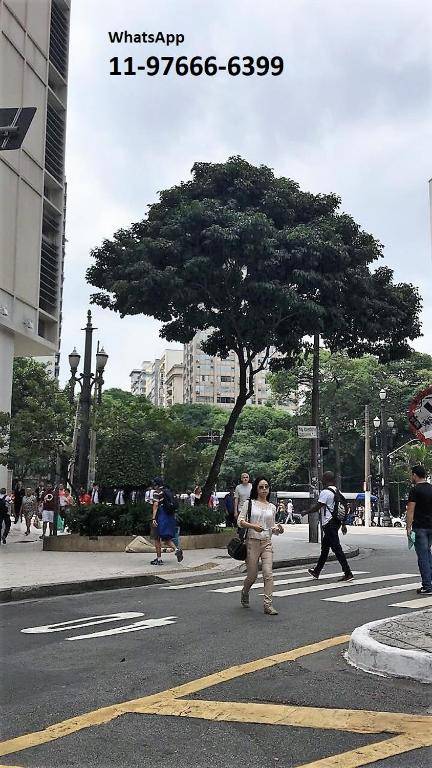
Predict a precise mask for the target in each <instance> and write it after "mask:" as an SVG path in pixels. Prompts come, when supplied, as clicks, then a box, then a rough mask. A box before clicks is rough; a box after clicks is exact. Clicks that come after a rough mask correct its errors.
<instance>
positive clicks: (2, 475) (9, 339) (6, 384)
mask: <svg viewBox="0 0 432 768" xmlns="http://www.w3.org/2000/svg"><path fill="white" fill-rule="evenodd" d="M13 359H14V337H13V335H12V333H10V332H9V331H7V330H6V329H5V328H4V327H2V326H1V325H0V411H6V413H10V408H11V397H12V371H13ZM8 474H9V473H8V470H7V468H6V467H5V466H4V464H0V488H3V487H5V488H7V487H8V485H9V483H8Z"/></svg>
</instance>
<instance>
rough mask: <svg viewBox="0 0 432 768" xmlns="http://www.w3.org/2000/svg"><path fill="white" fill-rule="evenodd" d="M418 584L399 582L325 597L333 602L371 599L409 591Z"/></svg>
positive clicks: (327, 600)
mask: <svg viewBox="0 0 432 768" xmlns="http://www.w3.org/2000/svg"><path fill="white" fill-rule="evenodd" d="M417 586H418V582H417V581H416V582H415V584H397V585H396V586H393V587H383V588H382V589H368V590H367V592H352V593H351V592H350V594H349V595H337V597H325V598H324V600H326V602H332V603H356V602H357V601H358V600H370V599H371V598H372V597H381V596H382V595H392V594H394V593H395V592H409V591H410V589H411V590H413V589H415V588H416V587H417Z"/></svg>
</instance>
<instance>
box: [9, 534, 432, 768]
mask: <svg viewBox="0 0 432 768" xmlns="http://www.w3.org/2000/svg"><path fill="white" fill-rule="evenodd" d="M373 543H374V546H379V540H377V541H374V542H373ZM351 566H352V568H353V569H354V570H356V571H364V572H365V573H363V574H359V575H358V576H357V577H356V580H357V582H358V581H359V580H362V579H366V578H373V579H374V582H375V583H369V584H359V583H357V584H356V583H354V584H352V585H344V586H343V587H338V588H336V589H329V590H328V591H327V590H319V591H316V590H314V591H309V592H306V593H299V594H292V593H291V595H288V596H280V597H275V599H274V604H275V606H276V607H277V608H278V610H279V611H280V613H279V616H276V617H269V616H265V615H264V614H263V611H262V604H261V601H262V597H261V594H260V593H261V590H260V589H257V590H255V591H254V592H253V593H251V608H250V609H249V610H245V609H242V608H241V607H240V606H239V593H238V591H233V592H228V593H227V592H214V591H212V590H215V589H226V588H231V587H235V586H236V585H240V584H241V582H240V580H239V579H238V578H237V579H236V580H232V581H229V582H228V581H227V582H223V583H215V582H214V579H212V577H211V576H208V577H199V579H197V577H191V579H190V580H188V582H184V581H182V582H181V585H185V584H186V583H188V584H193V583H195V582H196V581H198V580H199V581H205V582H206V584H205V585H202V586H188V587H187V588H182V589H178V590H177V589H163V588H160V587H159V586H151V587H137V588H133V589H125V590H115V591H111V592H98V593H92V594H88V595H75V596H68V597H58V598H49V599H44V600H34V601H25V602H21V603H9V604H4V605H2V606H1V607H0V616H1V625H0V626H1V640H2V642H1V704H2V708H3V710H4V716H3V717H2V740H3V752H2V751H1V747H0V755H1V754H4V750H5V746H4V742H5V741H7V740H9V739H12V738H14V737H16V736H21V735H23V734H33V733H34V732H41V731H42V732H43V731H44V729H46V728H47V727H48V726H50V725H52V724H55V723H60V722H61V721H64V720H67V719H69V718H74V717H78V716H82V715H84V714H85V713H90V712H94V711H96V710H101V708H104V707H109V706H111V705H113V704H121V703H122V702H128V701H130V700H135V699H141V698H142V697H146V696H151V695H153V694H158V693H160V692H163V691H167V690H168V689H172V688H173V687H176V686H179V685H182V684H185V683H190V682H191V681H195V680H197V679H199V678H202V677H203V676H206V675H211V674H213V673H215V672H218V671H220V670H226V669H227V668H230V667H232V666H233V665H242V664H245V663H246V662H250V661H253V660H256V659H262V658H264V657H269V656H274V655H275V654H280V653H284V652H286V651H290V650H291V649H296V648H301V647H304V646H308V645H310V644H314V643H317V642H319V641H324V640H327V639H330V638H335V637H339V636H344V635H345V634H349V633H350V632H351V631H352V629H354V627H356V626H359V625H360V624H363V623H365V622H367V621H372V620H374V619H379V618H385V617H387V616H392V615H397V614H400V613H404V612H406V611H409V609H403V608H394V607H391V604H392V603H396V602H401V601H405V600H409V599H413V598H415V597H416V595H415V594H414V589H413V590H412V591H404V592H400V593H397V592H396V593H394V594H390V595H382V596H378V597H373V598H372V597H371V598H369V599H365V600H360V601H355V602H328V601H327V600H326V599H327V598H329V597H334V596H338V595H343V594H345V593H346V594H348V593H350V594H352V593H355V592H358V593H360V592H365V591H368V590H370V589H376V588H381V587H382V588H386V587H388V586H395V585H396V586H397V585H402V584H411V583H416V582H418V577H417V576H414V578H409V577H407V578H402V577H397V576H396V575H397V574H417V569H416V561H415V558H414V557H413V555H412V554H409V553H408V552H406V551H405V549H402V548H401V547H400V543H399V544H398V545H391V546H389V547H387V548H380V549H375V550H370V549H369V550H368V551H366V552H365V553H364V554H362V555H361V556H360V557H359V558H356V559H354V560H351ZM301 571H302V572H301ZM337 571H338V566H337V565H335V564H333V563H332V564H330V565H329V566H327V568H326V570H325V573H326V574H331V573H337ZM386 575H392V579H390V580H388V581H383V582H381V581H379V578H380V577H382V576H386ZM393 575H394V578H393ZM306 577H307V573H305V570H304V569H303V570H302V569H300V568H295V569H292V572H291V573H288V572H287V571H284V572H283V574H282V573H280V572H275V579H277V580H285V579H304V578H306ZM220 578H221V576H220V575H219V576H218V577H217V579H220ZM222 578H226V579H229V578H231V575H230V574H225V575H223V576H222ZM233 578H234V574H233ZM333 581H334V580H333V579H332V578H330V579H328V580H323V581H322V582H321V581H320V582H319V583H318V585H317V584H316V583H312V582H309V581H307V582H304V581H302V582H297V583H290V584H286V585H279V586H276V587H275V591H281V590H282V591H284V590H291V591H292V590H294V589H298V588H303V587H312V588H314V587H316V586H320V587H321V586H323V585H324V584H327V585H330V584H331V583H333ZM178 584H179V585H180V582H179V583H178ZM173 586H175V583H174V584H173ZM118 612H136V613H138V614H144V615H143V616H135V617H130V618H124V619H122V620H119V621H113V620H110V621H107V622H106V623H103V624H99V625H90V626H87V627H81V628H78V627H77V626H70V625H69V627H67V628H65V627H62V631H55V632H47V631H39V632H36V633H34V632H33V633H23V632H22V630H23V629H30V628H36V627H41V626H44V625H53V624H57V623H60V622H71V621H75V622H77V623H82V622H79V621H78V620H79V619H84V618H87V619H88V617H95V616H107V615H112V614H116V613H118ZM167 617H175V618H171V619H168V620H169V621H172V622H173V623H167V624H165V625H162V626H147V627H146V628H142V627H140V628H138V627H136V628H134V631H128V632H124V631H123V632H121V633H119V630H120V629H121V628H122V627H127V626H129V625H131V624H134V623H135V622H143V621H147V620H149V619H166V618H167ZM114 630H116V633H115V634H112V632H113V631H114ZM107 631H109V632H111V634H108V635H107V634H104V635H103V636H93V637H87V638H83V639H76V640H71V638H74V637H75V638H76V637H78V636H81V635H83V634H93V633H98V632H107ZM346 645H347V644H346V642H339V643H338V644H336V645H334V646H330V647H328V648H325V649H324V650H321V651H319V652H315V653H309V654H308V655H300V657H299V658H298V659H297V660H287V661H283V662H280V663H277V664H273V665H272V666H268V667H267V668H257V669H256V670H255V671H250V672H249V674H240V675H239V676H237V677H233V678H232V679H228V677H229V675H226V676H225V677H226V678H227V679H225V680H224V676H223V675H222V678H220V680H221V682H219V683H218V684H215V683H216V682H217V680H215V679H211V680H210V681H208V684H209V685H205V683H202V684H201V689H200V690H196V691H195V692H194V691H192V692H191V691H185V692H182V698H187V699H188V700H189V701H191V702H192V704H190V705H185V706H184V707H183V710H182V713H183V715H186V716H181V717H180V716H178V714H179V711H175V712H173V711H172V710H170V707H172V706H173V705H172V702H173V700H174V704H176V700H175V699H173V696H174V695H177V697H178V695H179V693H178V692H177V694H173V695H172V696H171V698H170V699H167V696H165V698H164V702H165V704H164V705H163V706H165V707H166V711H165V713H164V714H163V715H161V714H154V713H151V714H150V713H143V712H142V711H141V712H137V711H135V712H133V713H130V712H128V713H126V714H121V716H119V717H117V718H116V719H111V720H110V721H109V722H104V720H106V719H107V718H106V717H104V716H103V713H102V714H99V720H100V723H101V724H97V725H95V724H93V723H94V719H93V720H91V718H90V719H87V720H86V719H84V720H79V721H75V722H74V723H73V724H72V726H71V730H72V732H71V733H70V735H63V734H64V731H65V727H64V726H63V730H61V729H57V730H55V729H54V730H53V731H52V732H51V738H52V740H50V741H47V742H46V743H41V742H43V741H44V739H45V737H42V738H41V737H39V736H36V737H30V736H29V737H27V738H26V739H24V740H22V741H20V742H14V744H13V745H12V746H13V747H14V749H13V750H11V748H10V747H9V748H8V749H7V748H6V752H7V754H6V755H5V756H4V757H0V763H1V765H2V766H6V765H10V766H32V767H33V768H36V767H37V768H45V767H46V768H57V766H62V767H63V766H65V767H66V766H68V768H69V767H70V768H72V766H73V767H74V768H78V766H79V767H80V768H82V767H83V766H86V767H87V766H88V767H90V766H102V767H103V768H105V767H106V768H111V767H113V768H114V766H115V767H116V768H119V766H125V767H127V768H135V766H143V767H144V768H147V766H164V768H171V766H188V768H213V766H215V767H216V766H217V768H225V767H227V768H228V767H230V766H235V767H236V768H246V766H248V768H261V766H271V765H274V766H283V767H284V768H291V767H293V768H294V766H302V767H303V766H308V768H309V766H312V768H321V767H322V768H345V766H348V765H349V766H361V765H364V764H365V762H364V758H363V757H361V756H360V757H359V756H357V762H352V760H353V759H354V758H352V757H350V758H349V759H348V757H341V758H339V761H338V762H331V761H330V762H328V761H324V762H320V761H322V760H323V759H324V758H326V757H329V756H331V755H336V754H340V753H347V752H352V751H353V750H357V749H359V748H361V747H364V746H365V745H373V744H376V745H381V744H382V743H383V742H385V741H386V740H388V739H391V738H392V733H393V732H385V733H367V734H365V733H359V732H350V731H347V730H339V729H338V728H337V727H336V726H337V725H338V721H337V717H338V716H337V714H336V713H335V712H334V710H342V711H343V713H344V711H345V710H367V712H365V713H364V714H361V715H360V720H361V721H362V723H363V724H367V723H368V722H369V721H370V720H371V717H372V716H371V715H368V712H370V711H372V712H393V713H406V715H427V714H431V713H432V697H431V690H430V686H426V685H422V684H420V683H415V682H409V681H402V680H394V679H385V678H381V677H374V676H370V675H367V674H365V673H362V672H360V671H358V670H355V669H353V668H352V667H350V666H349V665H348V664H347V663H346V661H345V659H344V656H343V652H344V650H345V649H346ZM243 671H244V670H243ZM231 676H232V675H231ZM202 700H207V701H209V700H210V701H212V702H220V704H219V705H217V706H216V705H205V704H204V705H202V706H201V707H200V705H199V702H200V701H202ZM167 701H168V704H167V703H166V702H167ZM152 702H153V700H150V702H147V703H144V704H143V703H141V705H137V707H138V708H139V706H141V708H144V709H145V708H146V707H147V708H148V707H151V706H153V707H154V706H155V704H154V702H153V703H152ZM170 702H171V703H170ZM197 702H198V703H197ZM232 702H238V703H239V702H240V703H241V702H243V703H245V704H246V706H245V707H243V708H240V710H241V712H240V715H239V714H238V712H237V715H236V716H235V719H236V720H237V721H236V722H229V720H230V719H232V718H233V714H232V713H233V712H234V707H235V705H233V704H232ZM260 703H261V704H264V705H266V706H265V707H264V709H261V710H260V711H261V712H265V713H267V714H266V715H263V717H264V719H265V717H266V716H268V717H270V723H263V722H260V723H257V722H248V718H249V719H251V711H250V709H251V708H252V707H253V706H254V705H257V704H260ZM272 705H286V706H293V707H297V708H298V707H306V708H318V709H313V710H307V711H306V710H305V711H304V713H305V720H304V721H302V723H301V725H300V724H299V723H298V719H297V720H296V721H295V722H296V724H295V725H289V726H288V727H287V725H278V724H276V723H275V721H276V719H277V718H278V717H279V710H276V709H272ZM176 706H177V705H176ZM188 706H189V707H191V708H192V709H193V708H194V707H195V709H193V713H194V714H195V716H194V717H193V716H191V714H192V712H191V711H189V710H188ZM196 707H198V710H199V711H198V710H197V709H196ZM170 711H172V714H170ZM236 711H237V710H236ZM254 711H255V710H254ZM292 712H293V710H290V713H291V714H290V715H289V716H290V717H291V716H294V717H297V718H298V717H299V715H298V713H299V712H303V710H296V711H295V712H296V714H295V715H292ZM273 715H274V720H273V719H272V718H273ZM94 717H97V716H94ZM204 718H208V719H204ZM311 718H312V719H311ZM241 720H243V722H241ZM333 724H334V727H333ZM306 725H307V726H308V727H304V726H306ZM84 726H85V727H84ZM362 727H363V726H362ZM381 730H382V729H381ZM390 730H391V729H390ZM388 731H389V729H388ZM32 739H33V741H32ZM376 749H377V750H378V751H377V752H376V755H375V756H376V757H377V758H379V759H377V761H375V762H374V763H373V764H374V765H375V766H378V768H380V767H381V766H383V768H384V766H385V768H402V767H403V768H430V766H431V763H432V747H423V748H419V749H416V750H415V751H409V752H407V753H404V754H400V755H396V756H392V757H388V758H386V759H381V757H382V756H383V755H384V754H385V753H384V752H383V748H382V747H381V746H377V747H376ZM359 755H361V753H359ZM350 761H351V762H350ZM369 762H370V760H369ZM0 768H1V766H0Z"/></svg>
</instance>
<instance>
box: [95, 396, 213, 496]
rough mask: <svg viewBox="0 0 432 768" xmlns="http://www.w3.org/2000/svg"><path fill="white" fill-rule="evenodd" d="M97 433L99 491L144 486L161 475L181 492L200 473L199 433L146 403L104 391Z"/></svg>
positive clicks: (98, 411) (132, 397)
mask: <svg viewBox="0 0 432 768" xmlns="http://www.w3.org/2000/svg"><path fill="white" fill-rule="evenodd" d="M96 431H97V463H96V478H97V480H98V482H100V483H101V484H102V485H105V486H110V487H119V486H122V487H124V486H128V487H131V488H137V487H139V486H147V485H150V484H151V481H152V478H153V477H156V476H157V475H160V474H161V472H162V470H164V471H165V476H166V479H167V481H168V482H169V483H170V484H171V485H172V486H173V488H175V489H176V490H185V487H186V486H187V485H192V484H193V483H194V482H195V475H196V473H197V472H198V473H199V472H200V469H201V458H200V452H199V445H198V443H197V441H196V432H197V431H196V430H194V429H192V428H191V427H189V426H188V425H186V424H184V423H183V422H182V421H181V420H180V419H178V418H176V416H175V414H171V413H170V411H168V410H165V409H163V408H156V407H155V406H154V405H152V404H151V403H150V402H149V401H148V400H147V399H146V398H145V397H142V396H135V395H132V394H131V393H129V392H125V391H123V390H119V389H111V390H106V391H105V392H104V396H103V399H102V404H101V405H100V406H99V407H98V409H97V414H96Z"/></svg>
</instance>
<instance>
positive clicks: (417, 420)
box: [408, 384, 432, 445]
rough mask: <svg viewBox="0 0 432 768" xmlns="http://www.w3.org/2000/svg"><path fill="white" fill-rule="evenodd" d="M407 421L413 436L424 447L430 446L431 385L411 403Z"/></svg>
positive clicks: (431, 426) (431, 437)
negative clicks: (423, 444)
mask: <svg viewBox="0 0 432 768" xmlns="http://www.w3.org/2000/svg"><path fill="white" fill-rule="evenodd" d="M408 421H409V425H410V429H411V431H412V432H414V434H415V436H416V437H417V438H418V439H419V440H421V441H422V442H423V443H425V444H426V445H432V384H431V385H430V386H429V387H426V389H423V390H422V392H419V393H418V395H416V396H415V398H414V400H413V401H412V402H411V404H410V406H409V408H408Z"/></svg>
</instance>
